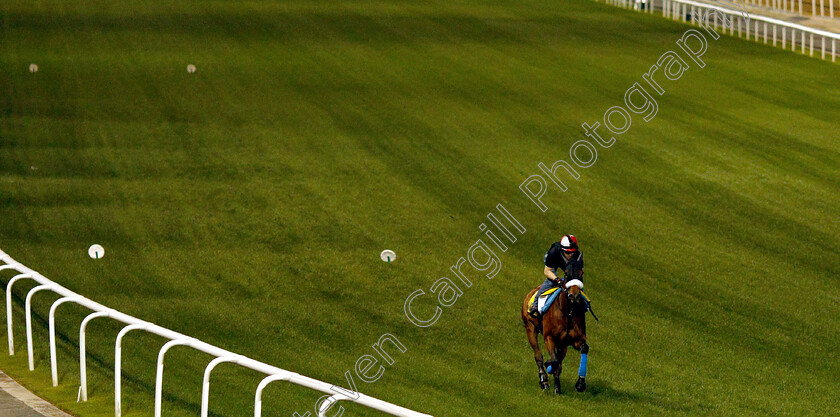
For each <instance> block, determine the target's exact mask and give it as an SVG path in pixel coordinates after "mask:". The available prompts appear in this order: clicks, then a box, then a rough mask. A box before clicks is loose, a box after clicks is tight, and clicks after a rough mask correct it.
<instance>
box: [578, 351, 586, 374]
mask: <svg viewBox="0 0 840 417" xmlns="http://www.w3.org/2000/svg"><path fill="white" fill-rule="evenodd" d="M578 376H579V377H581V378H586V354H585V353H581V354H580V369H578Z"/></svg>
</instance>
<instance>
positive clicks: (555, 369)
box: [545, 337, 568, 394]
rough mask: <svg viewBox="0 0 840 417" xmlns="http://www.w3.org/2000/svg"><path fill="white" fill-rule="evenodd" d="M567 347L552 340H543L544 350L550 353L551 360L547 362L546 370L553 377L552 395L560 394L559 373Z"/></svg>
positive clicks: (550, 338)
mask: <svg viewBox="0 0 840 417" xmlns="http://www.w3.org/2000/svg"><path fill="white" fill-rule="evenodd" d="M567 347H568V345H565V344H564V345H563V346H562V347H559V346H557V345H556V344H555V343H554V338H552V337H546V338H545V349H546V350H547V351H549V352H551V360H550V361H548V362H547V364H546V365H547V366H546V370H547V371H548V373H550V374H551V375H553V376H554V393H555V394H560V373H561V372H563V359H564V358H565V357H566V348H567Z"/></svg>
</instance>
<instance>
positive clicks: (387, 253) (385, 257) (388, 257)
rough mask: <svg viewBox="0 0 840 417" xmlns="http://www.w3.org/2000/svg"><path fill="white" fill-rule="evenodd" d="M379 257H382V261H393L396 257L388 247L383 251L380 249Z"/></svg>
mask: <svg viewBox="0 0 840 417" xmlns="http://www.w3.org/2000/svg"><path fill="white" fill-rule="evenodd" d="M379 257H380V258H382V261H383V262H393V261H394V260H395V259H397V254H395V253H394V251H392V250H390V249H385V250H384V251H382V253H380V254H379Z"/></svg>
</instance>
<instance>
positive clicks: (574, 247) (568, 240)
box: [560, 235, 578, 252]
mask: <svg viewBox="0 0 840 417" xmlns="http://www.w3.org/2000/svg"><path fill="white" fill-rule="evenodd" d="M560 248H561V249H563V252H577V251H578V243H577V238H576V237H575V235H566V236H563V237H562V238H561V239H560Z"/></svg>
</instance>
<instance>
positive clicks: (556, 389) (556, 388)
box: [554, 385, 562, 395]
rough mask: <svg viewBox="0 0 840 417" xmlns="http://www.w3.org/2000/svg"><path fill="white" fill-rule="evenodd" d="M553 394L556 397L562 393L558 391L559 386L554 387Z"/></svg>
mask: <svg viewBox="0 0 840 417" xmlns="http://www.w3.org/2000/svg"><path fill="white" fill-rule="evenodd" d="M554 393H555V394H557V395H560V394H562V392H561V391H560V386H559V385H555V386H554Z"/></svg>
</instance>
